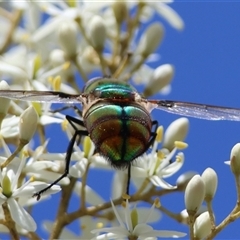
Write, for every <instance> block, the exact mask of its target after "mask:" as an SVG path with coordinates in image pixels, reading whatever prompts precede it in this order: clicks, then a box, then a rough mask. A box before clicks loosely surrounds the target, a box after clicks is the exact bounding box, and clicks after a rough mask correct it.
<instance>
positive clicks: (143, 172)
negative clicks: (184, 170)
mask: <svg viewBox="0 0 240 240" xmlns="http://www.w3.org/2000/svg"><path fill="white" fill-rule="evenodd" d="M158 130H161V131H162V128H161V127H159V129H158ZM158 134H160V135H161V134H162V133H160V131H159V132H158ZM158 141H159V139H158V136H157V137H156V139H155V141H154V143H153V147H152V150H151V152H150V153H145V154H144V155H143V156H141V157H139V158H138V160H137V161H136V162H135V163H134V165H133V166H132V174H131V175H132V177H133V178H134V177H135V178H138V179H139V178H148V179H149V180H150V181H151V182H152V184H153V185H155V186H157V187H162V188H164V189H174V188H176V186H172V185H170V184H169V183H167V182H166V181H164V178H167V177H170V176H172V175H173V174H175V173H176V172H177V171H178V170H179V169H180V168H181V167H182V166H183V163H184V154H183V153H182V152H179V153H178V154H177V155H176V160H175V161H173V158H174V156H175V154H176V152H177V150H178V149H179V146H178V143H179V142H176V143H175V147H174V148H173V149H172V150H171V151H169V150H168V149H165V148H164V149H161V150H157V147H158ZM180 143H182V142H180ZM182 144H183V145H185V144H184V143H182ZM179 145H181V144H179ZM135 183H137V185H139V183H140V182H139V181H135ZM140 184H141V183H140Z"/></svg>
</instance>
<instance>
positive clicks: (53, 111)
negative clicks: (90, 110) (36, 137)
mask: <svg viewBox="0 0 240 240" xmlns="http://www.w3.org/2000/svg"><path fill="white" fill-rule="evenodd" d="M69 108H72V109H73V110H74V111H75V112H76V113H77V115H79V116H80V117H82V111H81V110H80V109H79V108H78V107H76V106H75V105H71V106H64V107H62V108H58V109H55V110H51V111H50V112H51V113H56V112H62V111H64V110H67V109H69ZM67 116H68V115H67Z"/></svg>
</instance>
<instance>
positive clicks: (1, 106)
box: [0, 80, 11, 121]
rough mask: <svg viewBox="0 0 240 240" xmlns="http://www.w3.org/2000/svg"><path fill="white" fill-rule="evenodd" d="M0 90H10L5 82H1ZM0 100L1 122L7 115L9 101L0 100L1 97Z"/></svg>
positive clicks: (5, 99)
mask: <svg viewBox="0 0 240 240" xmlns="http://www.w3.org/2000/svg"><path fill="white" fill-rule="evenodd" d="M0 90H10V87H9V85H8V84H7V82H6V81H4V80H2V81H1V82H0ZM0 100H1V104H0V120H1V121H2V120H3V118H4V117H5V116H6V114H7V111H8V108H9V106H10V102H11V100H10V99H7V98H1V97H0Z"/></svg>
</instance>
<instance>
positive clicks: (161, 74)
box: [143, 64, 174, 97]
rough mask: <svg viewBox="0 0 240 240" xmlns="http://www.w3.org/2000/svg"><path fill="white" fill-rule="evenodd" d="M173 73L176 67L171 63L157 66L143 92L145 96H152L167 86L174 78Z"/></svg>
mask: <svg viewBox="0 0 240 240" xmlns="http://www.w3.org/2000/svg"><path fill="white" fill-rule="evenodd" d="M173 74H174V67H173V65H171V64H163V65H161V66H159V67H158V68H156V69H155V71H154V72H153V75H152V77H151V78H150V80H149V82H148V84H147V86H146V88H145V90H144V92H143V94H144V97H149V96H152V95H154V94H155V93H158V92H159V91H160V90H161V89H162V88H164V87H165V86H167V85H168V84H169V83H170V81H171V80H172V78H173Z"/></svg>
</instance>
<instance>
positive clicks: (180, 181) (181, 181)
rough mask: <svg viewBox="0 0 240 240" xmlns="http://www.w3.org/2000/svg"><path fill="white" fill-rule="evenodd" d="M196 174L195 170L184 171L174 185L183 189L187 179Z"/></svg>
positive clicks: (187, 181)
mask: <svg viewBox="0 0 240 240" xmlns="http://www.w3.org/2000/svg"><path fill="white" fill-rule="evenodd" d="M196 174H197V172H190V171H189V172H185V173H183V174H181V175H180V176H179V177H178V179H177V181H176V185H177V187H178V189H179V190H181V191H184V190H185V188H186V186H187V184H188V183H189V181H190V180H191V179H192V178H193V177H194V176H195V175H196Z"/></svg>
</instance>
